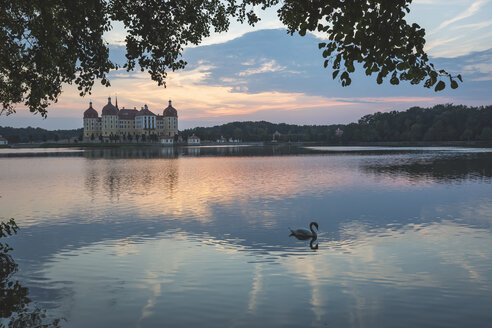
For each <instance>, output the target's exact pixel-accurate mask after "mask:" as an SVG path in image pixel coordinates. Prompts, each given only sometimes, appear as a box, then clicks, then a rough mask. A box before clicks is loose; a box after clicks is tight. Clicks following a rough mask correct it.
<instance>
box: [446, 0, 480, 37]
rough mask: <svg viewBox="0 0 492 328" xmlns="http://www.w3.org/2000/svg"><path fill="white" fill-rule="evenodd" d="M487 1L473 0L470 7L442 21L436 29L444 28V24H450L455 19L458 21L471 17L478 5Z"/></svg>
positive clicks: (476, 10)
mask: <svg viewBox="0 0 492 328" xmlns="http://www.w3.org/2000/svg"><path fill="white" fill-rule="evenodd" d="M486 2H487V0H478V1H475V2H474V3H472V4H471V6H470V7H468V9H466V10H465V11H464V12H462V13H461V14H459V15H458V16H455V17H453V18H451V19H448V20H446V21H444V22H442V23H441V24H440V25H439V26H438V28H437V30H440V29H443V28H445V27H446V26H448V25H450V24H453V23H455V22H457V21H460V20H463V19H465V18H468V17H471V16H473V15H475V13H477V12H478V10H479V9H480V7H481V6H482V5H483V4H485V3H486Z"/></svg>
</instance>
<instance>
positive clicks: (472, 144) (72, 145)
mask: <svg viewBox="0 0 492 328" xmlns="http://www.w3.org/2000/svg"><path fill="white" fill-rule="evenodd" d="M207 146H225V147H235V146H258V147H263V146H330V147H352V146H357V147H395V148H398V147H472V148H473V147H484V148H492V142H491V141H371V142H338V143H333V142H321V141H310V142H258V141H256V142H240V143H229V142H226V143H217V142H202V143H201V144H199V145H188V144H185V143H183V144H175V145H165V144H159V143H83V142H79V143H22V144H12V145H0V149H8V148H11V149H21V148H96V149H97V148H135V147H137V148H138V147H159V148H181V147H207Z"/></svg>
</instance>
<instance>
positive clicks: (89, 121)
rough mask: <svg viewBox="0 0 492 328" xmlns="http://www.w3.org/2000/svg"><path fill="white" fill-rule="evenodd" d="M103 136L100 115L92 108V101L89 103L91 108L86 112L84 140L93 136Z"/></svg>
mask: <svg viewBox="0 0 492 328" xmlns="http://www.w3.org/2000/svg"><path fill="white" fill-rule="evenodd" d="M100 134H101V127H100V121H99V114H98V113H97V111H96V110H95V109H94V108H93V107H92V101H91V102H90V103H89V108H87V110H86V111H85V112H84V138H85V139H91V138H92V136H94V138H95V137H99V135H100Z"/></svg>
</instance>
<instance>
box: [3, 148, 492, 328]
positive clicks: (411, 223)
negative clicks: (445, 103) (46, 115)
mask: <svg viewBox="0 0 492 328" xmlns="http://www.w3.org/2000/svg"><path fill="white" fill-rule="evenodd" d="M237 148H241V147H237ZM242 148H244V149H237V150H235V149H234V148H232V149H228V150H224V153H223V154H219V155H218V153H217V152H216V150H208V149H207V147H200V148H198V149H199V151H196V148H193V147H190V148H189V149H181V150H178V153H177V154H176V153H175V151H174V150H172V151H170V149H171V148H166V150H165V152H169V151H170V153H166V154H163V151H164V149H161V148H156V149H149V150H146V151H145V152H143V153H139V151H143V150H131V149H130V150H111V149H110V150H103V151H102V153H99V150H98V151H95V152H92V151H89V152H87V153H86V152H84V156H83V157H82V156H79V157H63V158H62V157H59V158H53V157H40V158H37V159H36V161H32V160H30V159H26V158H22V157H16V158H0V182H1V184H0V186H1V190H0V191H1V193H2V198H0V202H1V207H2V212H3V215H5V216H8V217H11V216H13V217H16V218H19V224H20V225H21V226H22V227H23V230H22V234H21V235H20V236H17V237H16V241H15V244H14V247H15V251H14V253H15V257H16V258H18V259H19V265H20V268H21V270H20V271H19V272H18V274H17V275H16V276H17V279H19V281H20V282H21V283H22V284H23V285H25V286H28V287H29V288H30V290H31V295H33V299H35V300H36V301H37V302H39V303H38V304H43V305H46V304H51V306H52V309H53V311H55V313H56V316H57V317H61V316H65V317H67V318H68V323H67V326H69V327H70V326H79V327H87V326H104V327H110V326H118V325H119V326H128V325H130V326H140V327H153V326H159V325H162V324H163V322H166V323H167V324H168V325H170V326H177V325H188V326H199V325H203V324H204V323H206V324H207V325H210V326H244V327H247V326H258V325H269V326H282V327H285V326H292V327H298V326H300V325H305V326H306V325H307V326H326V325H328V326H344V327H345V326H358V327H360V326H392V327H393V326H404V327H406V326H425V325H432V324H435V325H439V324H443V322H444V323H451V324H450V325H449V326H456V327H459V326H466V325H477V326H480V325H483V323H484V322H488V321H489V320H492V317H491V316H490V313H489V311H488V310H487V309H488V308H490V306H492V304H491V300H490V298H489V296H490V293H491V292H492V266H491V264H490V263H492V261H491V260H492V244H491V240H492V238H490V237H491V233H492V230H491V228H492V208H491V206H490V204H492V201H491V200H492V199H491V196H490V195H491V194H492V189H491V183H490V182H491V181H490V177H491V173H490V167H491V166H492V165H490V164H491V163H492V158H491V155H489V154H487V153H473V152H470V153H466V152H464V153H463V152H441V151H439V152H422V151H420V152H417V151H409V152H404V151H398V152H396V153H391V152H387V151H385V152H384V153H377V152H372V153H370V154H353V153H337V154H328V155H323V154H317V155H315V156H314V155H310V154H308V153H301V154H299V153H296V152H293V153H290V154H288V153H283V155H285V156H265V154H266V153H270V154H271V151H272V149H269V150H262V151H260V152H258V153H257V154H256V155H257V156H254V150H253V149H252V148H251V147H242ZM221 151H222V150H221ZM275 151H278V149H277V150H275ZM209 152H212V153H209ZM279 152H281V151H279ZM212 154H216V156H213V155H212ZM299 155H302V156H299ZM166 156H169V157H166ZM74 195H76V197H74ZM311 220H316V221H317V222H318V223H319V224H320V227H321V228H322V230H321V231H320V233H319V234H317V236H316V237H317V238H312V236H310V237H309V238H308V239H306V240H300V241H297V240H296V239H294V238H289V237H288V235H287V233H286V231H287V227H289V226H305V224H306V222H309V221H311ZM301 239H302V238H301ZM308 240H309V244H310V247H309V248H308V247H307V241H308ZM318 242H319V243H320V244H321V245H322V247H321V248H319V249H318ZM32 245H36V246H37V247H32ZM313 249H317V251H316V252H313V251H312V250H313ZM429 308H432V309H433V311H432V313H429V311H428V309H429ZM457 308H459V309H460V310H459V311H458V310H456V309H457ZM218 309H220V311H219V310H218ZM450 309H452V310H450ZM465 312H466V313H467V315H466V316H465V315H463V313H465ZM87 313H91V316H87ZM470 317H471V319H470ZM402 318H405V320H402Z"/></svg>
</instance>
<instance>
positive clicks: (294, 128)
mask: <svg viewBox="0 0 492 328" xmlns="http://www.w3.org/2000/svg"><path fill="white" fill-rule="evenodd" d="M337 129H340V130H342V131H343V134H342V135H341V136H337V135H336V134H335V131H336V130H337ZM276 131H278V132H279V133H280V136H279V137H277V139H278V140H279V141H322V142H329V143H334V142H339V141H342V142H373V141H376V142H381V141H482V140H483V141H492V106H486V107H467V106H462V105H451V104H447V105H437V106H434V107H432V108H421V107H412V108H410V109H408V110H406V111H403V112H397V111H392V112H387V113H380V112H378V113H375V114H371V115H366V116H364V117H362V118H361V119H360V120H359V121H358V122H357V123H350V124H346V125H344V124H334V125H294V124H285V123H280V124H274V123H269V122H265V121H260V122H232V123H227V124H223V125H218V126H214V127H208V128H203V127H202V128H193V129H187V130H183V131H181V132H180V134H181V135H182V136H183V137H187V136H190V135H192V134H195V135H197V136H198V137H200V138H201V139H202V140H211V141H215V140H217V139H219V138H220V137H224V138H226V139H229V138H233V139H238V140H241V141H271V140H272V138H273V134H274V133H275V132H276ZM82 132H83V130H82V129H76V130H56V131H48V130H44V129H41V128H32V127H27V128H11V127H0V135H2V136H3V137H5V138H7V139H8V140H9V142H10V143H17V142H30V141H33V142H40V141H50V140H55V141H58V140H63V139H67V138H81V136H82Z"/></svg>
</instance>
